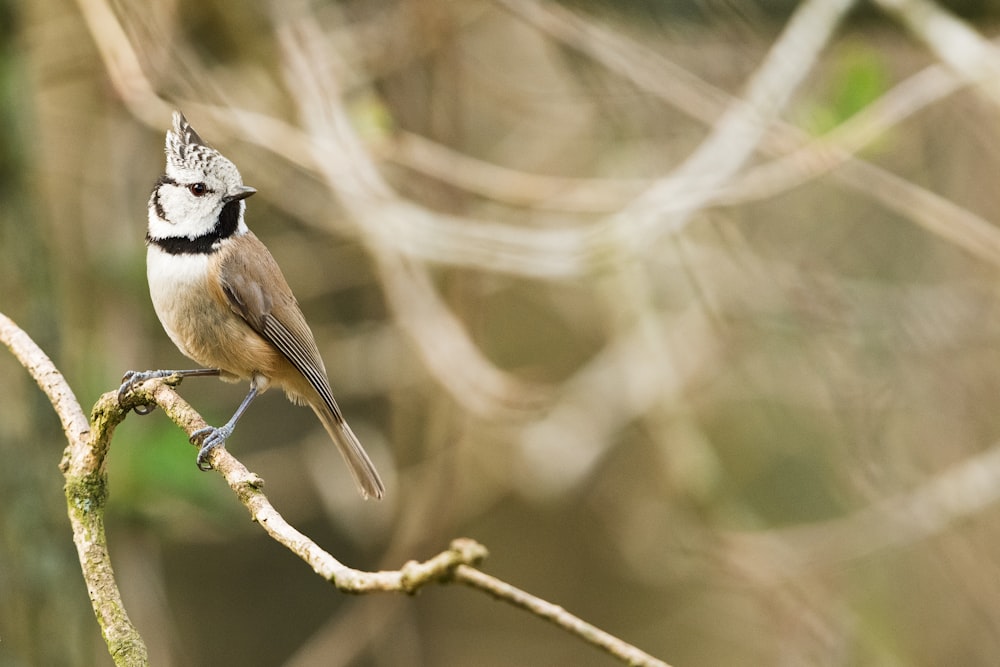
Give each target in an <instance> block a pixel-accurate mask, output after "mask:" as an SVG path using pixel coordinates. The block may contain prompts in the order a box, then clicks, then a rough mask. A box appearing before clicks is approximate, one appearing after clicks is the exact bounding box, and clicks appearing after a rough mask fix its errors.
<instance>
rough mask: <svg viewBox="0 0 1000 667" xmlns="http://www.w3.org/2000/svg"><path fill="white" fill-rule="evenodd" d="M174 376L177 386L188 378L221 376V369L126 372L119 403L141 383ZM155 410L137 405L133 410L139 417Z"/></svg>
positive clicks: (119, 393)
mask: <svg viewBox="0 0 1000 667" xmlns="http://www.w3.org/2000/svg"><path fill="white" fill-rule="evenodd" d="M173 375H176V376H177V384H180V381H181V380H183V379H184V378H186V377H199V376H207V375H219V369H218V368H193V369H191V370H186V371H125V375H124V376H122V386H121V387H119V388H118V403H121V402H122V401H123V400H124V399H125V395H126V394H128V392H129V391H131V389H132V387H134V386H135V385H137V384H139V383H140V382H145V381H146V380H152V379H154V378H168V377H171V376H173ZM155 408H156V406H155V405H137V406H135V407H134V408H132V409H133V410H135V413H136V414H137V415H148V414H149V413H150V412H152V411H153V410H154V409H155Z"/></svg>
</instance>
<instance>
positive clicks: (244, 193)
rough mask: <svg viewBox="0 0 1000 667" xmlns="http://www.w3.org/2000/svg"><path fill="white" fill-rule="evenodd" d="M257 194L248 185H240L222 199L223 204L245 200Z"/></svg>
mask: <svg viewBox="0 0 1000 667" xmlns="http://www.w3.org/2000/svg"><path fill="white" fill-rule="evenodd" d="M255 192H257V190H256V189H255V188H251V187H250V186H249V185H240V186H239V187H237V188H236V189H235V190H233V191H232V192H230V193H229V194H228V195H226V196H225V197H223V198H222V202H223V203H224V204H228V203H229V202H232V201H239V200H241V199H246V198H247V197H249V196H250V195H252V194H253V193H255Z"/></svg>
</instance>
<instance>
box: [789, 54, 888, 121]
mask: <svg viewBox="0 0 1000 667" xmlns="http://www.w3.org/2000/svg"><path fill="white" fill-rule="evenodd" d="M889 81H890V75H889V69H888V65H887V64H886V62H885V59H884V56H883V55H882V54H881V53H879V52H878V51H877V50H875V49H872V48H870V47H867V46H865V45H863V44H860V43H850V44H847V45H844V46H842V47H841V48H840V50H839V52H838V53H837V54H836V55H835V56H834V57H833V59H832V63H831V71H830V74H829V76H828V78H827V80H826V82H825V84H824V86H823V87H822V89H821V91H820V92H819V94H818V95H817V98H816V99H814V100H812V101H811V102H809V103H807V104H806V106H805V109H804V111H803V113H802V115H803V116H804V119H805V120H804V125H805V129H807V130H808V131H809V132H810V133H812V134H816V135H822V134H826V133H827V132H829V131H830V130H832V129H834V128H836V127H837V126H839V125H840V124H841V123H843V122H844V121H846V120H848V119H849V118H851V117H852V116H854V115H855V114H856V113H858V112H859V111H861V110H862V109H864V108H865V107H866V106H868V105H869V104H871V103H872V102H873V101H875V100H876V99H878V98H879V97H880V96H881V95H883V94H884V93H885V92H886V90H887V89H888V88H889Z"/></svg>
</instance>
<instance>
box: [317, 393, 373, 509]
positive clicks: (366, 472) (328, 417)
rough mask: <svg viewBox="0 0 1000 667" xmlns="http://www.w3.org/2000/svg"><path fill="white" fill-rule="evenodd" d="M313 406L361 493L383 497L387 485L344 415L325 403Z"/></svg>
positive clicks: (365, 495) (369, 496)
mask: <svg viewBox="0 0 1000 667" xmlns="http://www.w3.org/2000/svg"><path fill="white" fill-rule="evenodd" d="M311 407H312V409H313V412H315V413H316V416H317V417H319V420H320V421H321V422H323V428H325V429H326V432H327V433H329V434H330V438H331V439H332V440H333V442H334V444H336V445H337V449H339V450H340V453H341V454H342V455H343V457H344V460H345V461H346V462H347V467H348V468H350V470H351V475H353V476H354V481H355V482H357V484H358V490H360V491H361V495H363V496H364V497H365V498H376V499H378V498H381V497H382V495H383V494H385V486H384V485H383V484H382V480H381V478H379V476H378V472H377V471H376V470H375V465H374V464H373V463H372V460H371V459H370V458H368V453H367V452H365V449H364V447H362V446H361V443H360V442H358V437H357V436H356V435H354V431H352V430H351V427H350V426H348V425H347V422H346V421H344V417H343V416H342V415H341V414H340V413H339V411H337V412H334V411H333V410H331V409H329V408H328V407H327V406H326V405H325V404H323V403H319V404H318V405H316V404H313V405H311Z"/></svg>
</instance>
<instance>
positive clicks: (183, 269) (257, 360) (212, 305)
mask: <svg viewBox="0 0 1000 667" xmlns="http://www.w3.org/2000/svg"><path fill="white" fill-rule="evenodd" d="M210 261H211V258H210V256H208V255H201V254H196V255H195V254H193V255H168V254H167V253H165V252H163V251H162V250H160V249H159V248H156V247H155V246H151V247H150V248H149V252H148V253H147V257H146V272H147V277H148V279H149V294H150V297H151V298H152V301H153V308H154V310H155V311H156V315H157V317H158V318H159V319H160V323H161V324H162V325H163V329H164V330H165V331H166V332H167V335H168V336H169V337H170V340H172V341H173V343H174V345H176V346H177V348H178V349H179V350H180V351H181V352H182V353H183V354H184V355H185V356H186V357H188V358H190V359H192V360H194V361H196V362H197V363H199V364H201V365H202V366H206V367H208V368H218V369H219V370H221V371H223V372H224V373H226V374H228V375H230V376H234V377H235V378H240V379H248V378H250V377H251V376H253V375H255V374H264V375H267V376H270V375H272V374H273V372H274V370H275V369H274V368H273V367H274V365H275V363H276V362H277V363H280V361H279V360H277V359H275V358H274V357H275V352H274V350H273V348H271V346H270V345H269V344H268V343H267V342H266V341H265V340H264V339H263V338H261V337H260V336H259V335H258V334H257V333H256V332H254V331H253V330H252V329H251V328H250V327H249V325H247V324H246V323H245V322H244V321H243V320H242V319H241V318H240V317H239V316H238V315H236V313H234V312H233V310H232V309H231V308H230V307H229V304H227V303H223V302H221V300H220V299H219V298H217V297H215V296H213V294H212V291H211V290H210V289H209V282H208V278H207V275H208V271H209V263H210ZM217 294H218V293H217Z"/></svg>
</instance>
